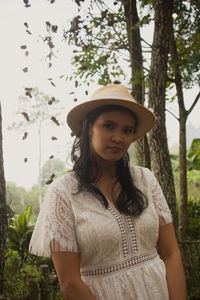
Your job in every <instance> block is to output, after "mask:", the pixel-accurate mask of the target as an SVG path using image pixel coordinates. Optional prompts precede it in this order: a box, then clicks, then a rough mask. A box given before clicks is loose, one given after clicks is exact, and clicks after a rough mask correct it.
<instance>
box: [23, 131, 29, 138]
mask: <svg viewBox="0 0 200 300" xmlns="http://www.w3.org/2000/svg"><path fill="white" fill-rule="evenodd" d="M27 136H28V132H24V135H23V137H22V140H25V139H26V138H27Z"/></svg>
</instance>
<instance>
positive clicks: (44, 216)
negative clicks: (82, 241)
mask: <svg viewBox="0 0 200 300" xmlns="http://www.w3.org/2000/svg"><path fill="white" fill-rule="evenodd" d="M66 197H67V195H66V193H63V191H60V190H59V189H58V188H57V187H55V186H53V187H51V186H50V187H49V189H48V190H47V193H46V196H45V199H44V202H43V205H42V208H41V211H40V213H39V216H38V219H37V222H36V225H35V228H34V231H33V234H32V238H31V242H30V245H29V250H30V252H31V253H33V254H36V255H39V256H46V257H50V255H51V251H60V252H64V251H70V252H78V247H77V240H76V234H75V225H74V224H75V222H74V215H73V212H72V209H71V206H70V204H69V201H67V199H66Z"/></svg>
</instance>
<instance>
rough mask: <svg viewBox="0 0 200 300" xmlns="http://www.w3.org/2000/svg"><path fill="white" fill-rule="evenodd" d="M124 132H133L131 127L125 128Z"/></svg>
mask: <svg viewBox="0 0 200 300" xmlns="http://www.w3.org/2000/svg"><path fill="white" fill-rule="evenodd" d="M124 132H125V133H127V134H133V129H131V128H127V129H125V130H124Z"/></svg>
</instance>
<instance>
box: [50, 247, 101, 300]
mask: <svg viewBox="0 0 200 300" xmlns="http://www.w3.org/2000/svg"><path fill="white" fill-rule="evenodd" d="M51 256H52V259H53V263H54V266H55V269H56V272H57V275H58V280H59V283H60V287H61V291H62V294H63V296H64V298H65V299H66V300H80V299H81V300H95V298H94V296H93V295H92V293H91V291H90V290H89V288H88V287H87V286H86V285H85V283H84V282H83V281H82V280H81V277H80V265H79V255H78V253H75V252H52V253H51Z"/></svg>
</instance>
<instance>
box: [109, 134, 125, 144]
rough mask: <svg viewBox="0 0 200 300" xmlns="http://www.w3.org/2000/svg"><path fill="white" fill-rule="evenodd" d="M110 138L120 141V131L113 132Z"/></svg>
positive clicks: (116, 141)
mask: <svg viewBox="0 0 200 300" xmlns="http://www.w3.org/2000/svg"><path fill="white" fill-rule="evenodd" d="M111 140H112V142H115V143H120V142H122V141H123V136H122V134H121V133H120V132H115V133H113V135H112V138H111Z"/></svg>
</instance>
